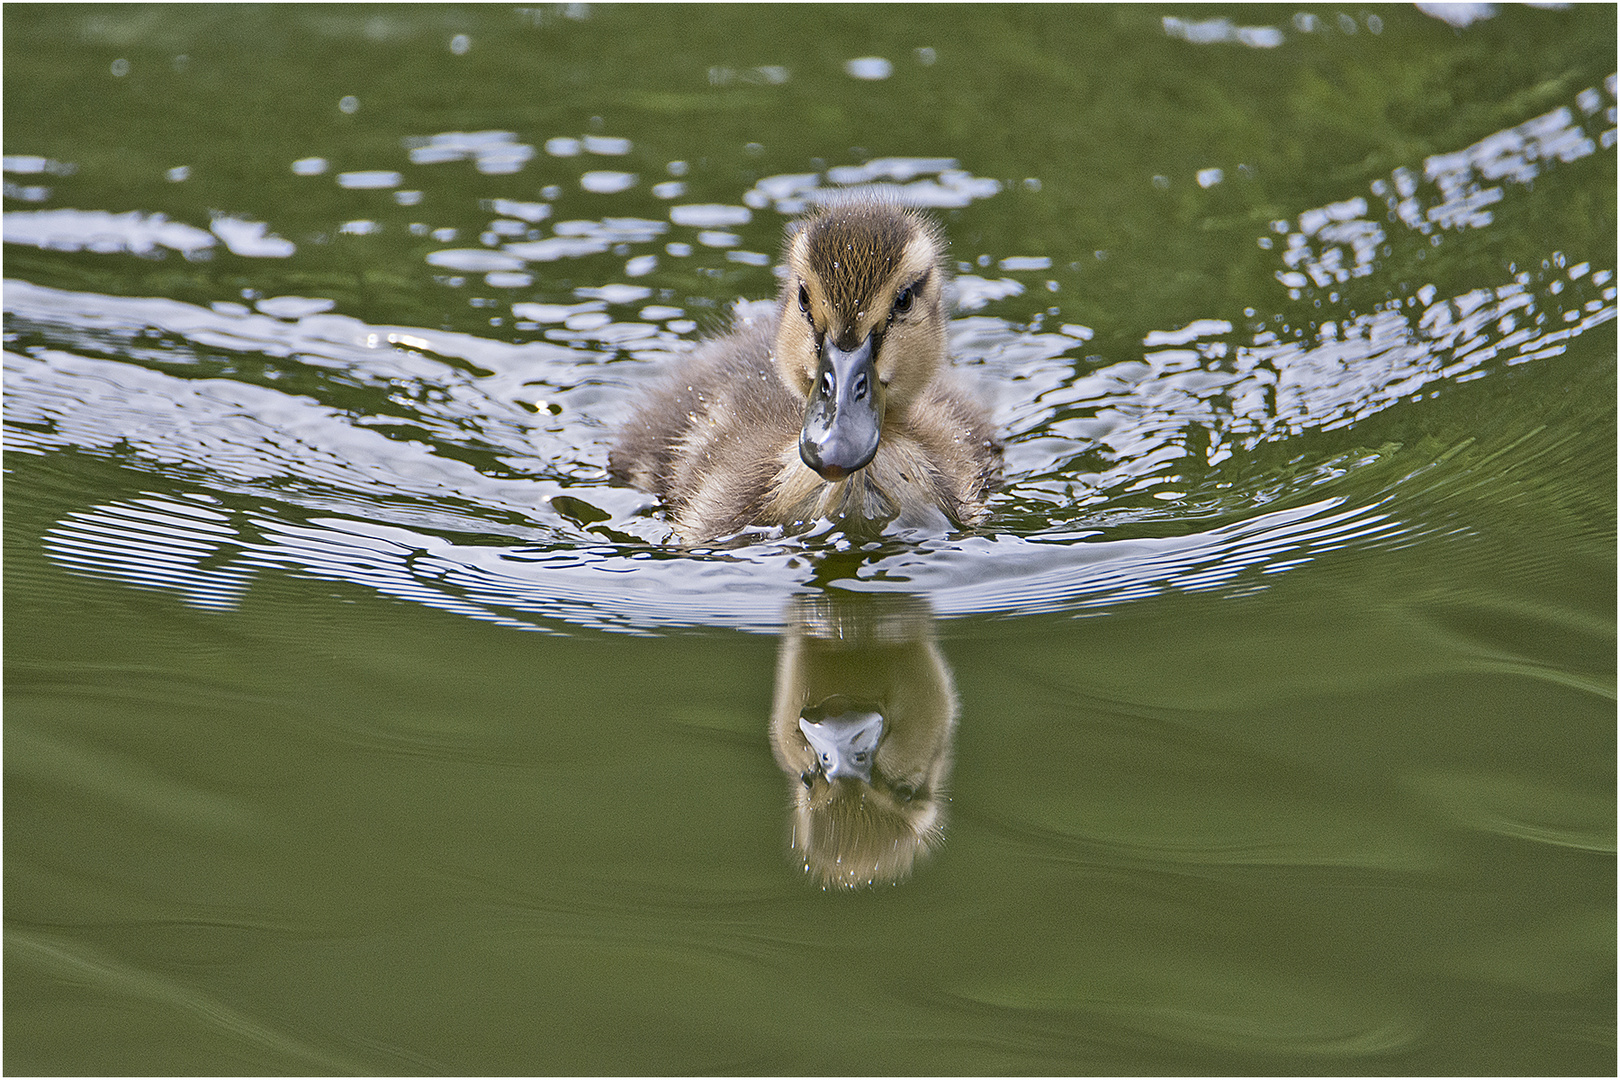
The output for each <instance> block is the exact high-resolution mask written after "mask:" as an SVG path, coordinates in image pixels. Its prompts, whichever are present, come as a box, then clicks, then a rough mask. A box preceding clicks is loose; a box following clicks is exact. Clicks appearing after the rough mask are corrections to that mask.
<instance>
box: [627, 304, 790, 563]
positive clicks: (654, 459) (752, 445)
mask: <svg viewBox="0 0 1620 1080" xmlns="http://www.w3.org/2000/svg"><path fill="white" fill-rule="evenodd" d="M774 329H775V328H774V326H773V325H772V320H767V319H760V320H754V321H750V322H748V323H745V324H743V325H741V326H739V327H738V328H737V329H736V330H735V331H734V332H733V333H731V334H729V335H727V336H726V337H723V338H717V339H714V340H711V341H707V342H704V343H703V344H701V345H699V346H698V347H697V349H695V350H694V351H693V352H692V353H691V354H690V355H689V356H687V357H686V358H685V359H683V360H682V361H680V362H679V363H677V364H676V365H675V366H674V367H673V368H672V369H671V371H670V372H669V374H668V375H666V376H665V377H664V378H663V379H662V380H661V381H660V382H659V383H658V384H656V385H655V386H653V387H652V389H651V390H650V391H649V392H648V394H647V396H646V397H645V398H644V399H643V400H642V402H641V405H640V406H639V408H637V410H636V412H635V414H634V415H633V416H631V418H630V420H629V422H628V423H627V424H625V426H624V428H623V429H622V430H621V431H620V433H619V437H618V441H617V442H616V443H615V445H614V447H613V449H612V451H611V452H610V454H609V458H608V461H609V469H610V471H611V472H612V473H613V475H614V476H617V477H618V478H620V479H622V480H625V481H628V482H629V483H631V484H633V485H635V486H636V487H638V488H640V489H642V490H643V491H646V492H650V493H651V494H654V495H657V496H659V497H660V498H661V499H663V500H664V502H665V503H666V504H667V505H668V506H669V508H670V509H671V511H673V513H674V515H675V518H676V521H677V523H678V524H679V527H680V531H681V532H682V534H683V535H686V536H687V537H688V539H696V538H701V537H713V536H721V535H724V534H726V533H730V532H735V531H736V530H738V529H740V528H742V527H743V526H745V525H748V524H750V523H751V522H752V521H753V520H754V517H755V516H756V514H757V513H758V512H759V509H760V508H761V507H762V506H763V505H764V502H765V499H766V496H767V493H768V491H769V489H770V486H771V484H772V483H773V482H774V480H775V479H776V476H777V474H778V472H779V471H780V469H781V463H780V462H781V457H782V453H783V449H784V447H794V446H797V442H798V437H799V427H800V414H801V413H802V412H803V405H802V404H801V403H800V402H798V401H797V400H796V399H795V398H794V397H793V395H792V393H791V392H790V391H789V390H788V389H787V387H785V386H784V385H783V384H782V381H781V379H780V378H779V377H778V376H777V373H776V367H775V365H774V363H773V362H772V360H771V342H772V339H773V337H774Z"/></svg>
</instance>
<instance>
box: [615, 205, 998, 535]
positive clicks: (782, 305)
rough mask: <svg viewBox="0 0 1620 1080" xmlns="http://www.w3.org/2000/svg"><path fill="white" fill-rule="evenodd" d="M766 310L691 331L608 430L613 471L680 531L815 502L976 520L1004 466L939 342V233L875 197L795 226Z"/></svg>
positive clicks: (818, 511)
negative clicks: (631, 409) (669, 365)
mask: <svg viewBox="0 0 1620 1080" xmlns="http://www.w3.org/2000/svg"><path fill="white" fill-rule="evenodd" d="M783 263H784V265H783V270H782V289H781V293H780V295H779V296H778V298H777V302H776V309H775V313H774V315H773V316H772V317H770V318H768V319H754V320H742V321H740V323H739V325H737V326H736V327H735V328H734V329H733V330H732V332H731V333H730V334H728V335H726V336H724V337H720V338H714V339H710V340H708V341H705V342H703V343H701V344H700V345H699V346H698V347H697V348H696V349H695V350H694V351H693V352H692V353H691V354H690V355H688V356H687V357H686V358H685V359H684V361H683V362H682V363H681V364H680V365H679V366H677V367H676V368H675V369H674V370H673V371H672V373H671V374H670V376H669V377H668V378H667V379H666V380H665V382H664V383H663V384H661V385H660V386H657V387H655V388H654V390H653V391H652V392H651V393H650V394H649V395H648V397H647V398H646V399H645V400H644V401H643V402H642V403H641V405H640V407H639V408H638V409H637V411H636V412H635V414H634V415H633V416H632V417H631V419H630V421H629V423H628V424H626V425H625V427H624V428H623V430H622V431H621V432H620V434H619V436H618V441H617V443H616V444H615V446H614V447H613V450H612V452H611V455H610V458H609V468H610V471H611V472H612V473H613V475H615V476H616V477H618V478H620V479H622V480H625V481H628V482H629V483H631V484H633V485H635V486H636V487H639V488H641V489H642V490H644V491H647V492H650V493H652V494H654V495H657V496H659V497H660V498H662V499H663V500H664V502H665V505H666V506H667V507H668V508H669V510H670V511H671V513H672V515H673V517H674V524H675V531H676V532H677V533H678V534H679V535H680V537H681V538H682V539H683V540H684V541H686V542H687V543H696V542H701V541H706V540H713V539H716V538H719V537H723V536H727V535H729V534H731V533H735V532H737V531H738V530H740V529H742V528H745V527H747V526H749V525H777V526H784V527H787V528H790V529H791V528H795V527H804V526H807V525H809V524H810V523H812V522H814V521H817V520H819V519H822V518H828V519H833V520H837V521H840V522H842V523H844V524H845V526H846V527H851V526H853V527H855V528H857V529H861V528H865V529H870V528H871V527H873V526H879V527H881V526H882V525H885V524H888V523H890V522H896V523H898V524H899V525H901V526H903V527H932V528H946V527H949V526H950V525H958V526H971V525H977V524H980V523H982V522H983V521H984V520H985V519H986V517H987V516H988V510H987V508H986V505H985V500H986V498H987V497H988V495H989V493H990V491H991V490H992V488H993V487H994V485H995V483H996V481H997V479H998V477H999V475H1000V467H1001V444H1000V443H999V442H998V441H997V439H996V438H995V435H994V431H993V428H992V426H991V423H990V419H989V416H988V414H987V412H986V410H985V408H984V406H983V405H982V404H981V403H980V402H979V401H978V400H976V399H975V398H974V396H973V395H972V394H971V393H970V392H969V391H968V390H967V389H966V388H965V387H964V386H963V385H962V384H961V383H960V382H958V381H957V380H956V378H955V377H954V376H953V373H952V371H951V369H950V366H949V363H948V361H947V359H946V356H945V330H946V305H945V285H946V267H945V238H944V236H943V234H942V233H941V231H940V229H939V226H938V225H937V224H935V223H934V222H933V221H932V220H931V219H929V218H928V217H926V216H925V215H923V214H922V213H920V212H918V211H916V210H912V209H908V208H902V207H900V206H896V205H893V204H890V203H886V202H882V201H878V200H875V199H851V200H848V201H845V202H841V203H837V204H834V205H830V206H827V207H824V208H822V209H821V210H820V211H818V212H815V213H812V214H811V215H810V216H809V217H807V218H805V219H803V220H802V221H800V222H798V223H797V224H796V225H794V226H789V229H788V235H787V239H786V242H785V245H784V256H783Z"/></svg>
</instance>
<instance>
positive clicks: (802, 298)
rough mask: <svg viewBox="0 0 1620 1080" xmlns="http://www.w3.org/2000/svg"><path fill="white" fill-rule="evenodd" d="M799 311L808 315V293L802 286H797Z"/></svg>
mask: <svg viewBox="0 0 1620 1080" xmlns="http://www.w3.org/2000/svg"><path fill="white" fill-rule="evenodd" d="M799 310H800V311H802V312H804V313H805V314H806V315H808V314H810V292H809V290H807V289H806V288H805V287H804V286H803V285H800V286H799Z"/></svg>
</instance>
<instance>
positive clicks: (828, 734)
mask: <svg viewBox="0 0 1620 1080" xmlns="http://www.w3.org/2000/svg"><path fill="white" fill-rule="evenodd" d="M955 728H956V689H955V687H954V685H953V684H952V682H951V672H950V669H949V668H948V667H946V666H945V659H944V657H942V656H941V655H940V652H939V646H938V645H936V644H935V642H934V635H933V613H932V612H931V611H930V610H929V609H928V607H927V605H926V604H924V603H923V602H922V601H920V600H916V599H913V598H911V597H899V596H893V595H874V594H866V595H856V594H846V595H843V596H837V595H826V594H824V595H819V596H811V597H800V598H798V599H797V600H795V601H794V603H793V604H792V605H790V607H789V609H788V617H787V632H786V633H785V635H784V636H783V639H782V651H781V654H780V656H779V657H778V660H777V667H776V700H775V703H774V704H773V706H772V709H771V748H772V750H773V751H774V752H775V754H776V760H777V763H778V764H779V765H781V767H782V771H783V772H785V773H787V775H788V776H789V777H790V780H791V789H792V793H793V794H792V798H793V805H792V811H791V813H792V820H791V832H790V839H789V843H790V844H791V847H792V851H793V854H794V855H795V856H796V857H797V858H800V859H802V860H803V862H804V868H805V870H806V872H807V873H809V874H810V876H811V877H812V878H814V879H815V880H816V882H817V883H818V884H820V885H821V886H822V887H823V888H831V887H839V888H849V889H853V888H860V887H862V886H865V885H872V884H874V883H877V882H894V881H899V880H900V879H902V878H904V877H905V876H906V875H907V874H909V873H910V872H911V867H912V864H913V863H914V862H915V861H916V859H917V857H918V856H919V855H921V854H923V853H924V852H926V851H928V850H929V849H930V848H933V847H935V846H937V845H938V844H939V842H940V839H941V837H942V835H943V830H944V824H945V802H946V794H945V783H946V780H947V779H948V778H949V776H950V768H951V754H950V750H951V739H952V737H953V735H954V733H955Z"/></svg>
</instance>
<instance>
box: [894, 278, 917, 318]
mask: <svg viewBox="0 0 1620 1080" xmlns="http://www.w3.org/2000/svg"><path fill="white" fill-rule="evenodd" d="M913 299H915V290H913V289H912V287H911V286H910V285H907V286H906V287H905V288H903V289H901V290H900V295H899V296H897V297H895V298H894V313H895V314H896V315H904V314H905V313H906V312H908V311H910V310H911V301H912V300H913Z"/></svg>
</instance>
